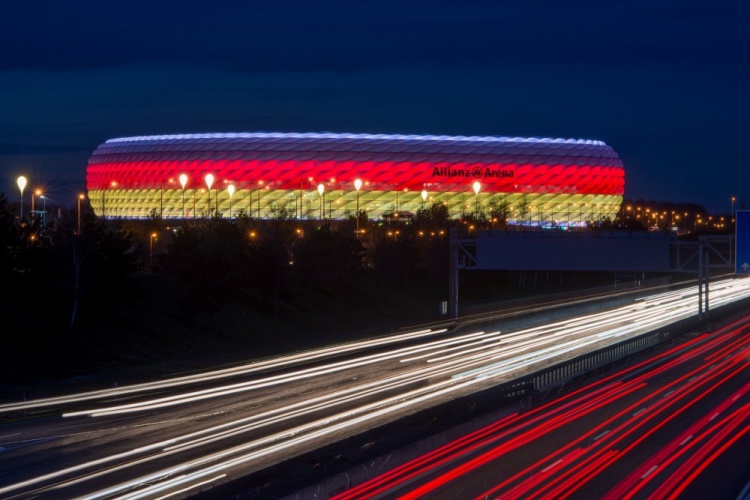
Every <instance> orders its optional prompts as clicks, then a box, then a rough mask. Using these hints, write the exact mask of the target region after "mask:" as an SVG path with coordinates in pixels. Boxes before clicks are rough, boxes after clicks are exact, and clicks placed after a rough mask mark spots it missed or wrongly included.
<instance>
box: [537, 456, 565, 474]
mask: <svg viewBox="0 0 750 500" xmlns="http://www.w3.org/2000/svg"><path fill="white" fill-rule="evenodd" d="M562 461H563V459H562V458H561V459H559V460H558V461H557V462H555V463H554V464H552V465H548V466H547V467H546V468H544V469H542V472H547V471H548V470H550V469H551V468H552V467H554V466H556V465H557V464H559V463H560V462H562Z"/></svg>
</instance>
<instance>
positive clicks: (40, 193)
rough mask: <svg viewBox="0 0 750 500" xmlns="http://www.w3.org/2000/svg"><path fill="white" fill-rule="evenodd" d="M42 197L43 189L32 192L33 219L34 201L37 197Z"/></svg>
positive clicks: (32, 211) (32, 212)
mask: <svg viewBox="0 0 750 500" xmlns="http://www.w3.org/2000/svg"><path fill="white" fill-rule="evenodd" d="M41 195H42V190H41V189H35V190H34V191H32V193H31V216H32V217H33V216H34V199H35V198H36V197H37V196H41Z"/></svg>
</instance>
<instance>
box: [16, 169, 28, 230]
mask: <svg viewBox="0 0 750 500" xmlns="http://www.w3.org/2000/svg"><path fill="white" fill-rule="evenodd" d="M16 182H17V183H18V189H20V190H21V220H23V190H24V189H26V182H27V181H26V177H24V176H23V175H21V176H19V177H18V179H17V180H16Z"/></svg>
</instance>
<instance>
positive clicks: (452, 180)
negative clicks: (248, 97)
mask: <svg viewBox="0 0 750 500" xmlns="http://www.w3.org/2000/svg"><path fill="white" fill-rule="evenodd" d="M209 174H210V175H209ZM207 176H208V180H207ZM86 186H87V190H88V196H89V199H90V202H91V206H92V207H93V208H94V211H95V212H96V214H97V215H98V216H104V217H106V218H115V217H118V218H149V217H154V216H159V217H162V218H165V219H183V218H185V219H192V218H205V217H209V216H212V217H213V216H220V217H225V218H227V217H231V218H236V217H238V216H243V215H245V216H250V217H253V218H271V217H274V216H276V215H277V214H278V213H279V212H278V211H279V209H281V208H284V209H286V211H287V212H286V213H287V214H292V215H293V216H295V217H297V218H299V219H318V218H330V219H343V218H346V217H349V216H353V215H354V214H355V213H356V210H357V207H358V208H359V209H360V210H363V211H366V212H367V215H368V217H370V218H372V219H378V218H382V217H387V216H389V215H390V214H392V213H401V214H404V213H409V212H411V213H414V212H416V211H417V210H419V209H420V208H421V207H429V205H430V204H433V203H439V204H445V205H446V206H447V208H448V210H449V213H450V215H451V217H453V218H457V217H460V216H461V215H462V214H464V213H473V212H474V211H475V210H481V211H486V210H487V209H488V207H490V206H491V205H493V204H503V205H505V206H506V207H507V210H508V214H509V219H510V220H509V222H510V223H511V224H513V223H517V224H529V223H533V224H536V223H543V222H552V221H554V222H556V223H559V224H562V225H569V226H576V225H580V224H582V223H583V222H585V221H589V220H592V219H595V220H598V219H599V218H600V217H607V216H608V217H614V216H615V215H616V214H617V212H618V210H619V209H620V205H621V203H622V196H623V193H624V188H625V174H624V170H623V167H622V161H621V160H620V158H619V157H618V155H617V153H615V151H614V150H612V148H611V147H609V146H608V145H606V144H605V143H603V142H601V141H595V140H581V139H546V138H519V137H464V136H434V135H382V134H340V133H212V134H183V135H157V136H143V137H124V138H117V139H110V140H108V141H106V142H105V143H103V144H101V145H100V146H99V147H98V148H97V149H96V150H95V151H94V152H93V154H92V155H91V157H90V158H89V162H88V167H87V171H86Z"/></svg>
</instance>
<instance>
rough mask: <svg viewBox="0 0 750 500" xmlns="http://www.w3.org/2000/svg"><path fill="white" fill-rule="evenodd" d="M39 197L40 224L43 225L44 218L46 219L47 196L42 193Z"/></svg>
mask: <svg viewBox="0 0 750 500" xmlns="http://www.w3.org/2000/svg"><path fill="white" fill-rule="evenodd" d="M39 198H40V199H41V200H42V206H43V208H42V222H41V223H42V226H44V223H45V219H47V197H46V196H44V195H43V194H40V195H39Z"/></svg>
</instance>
